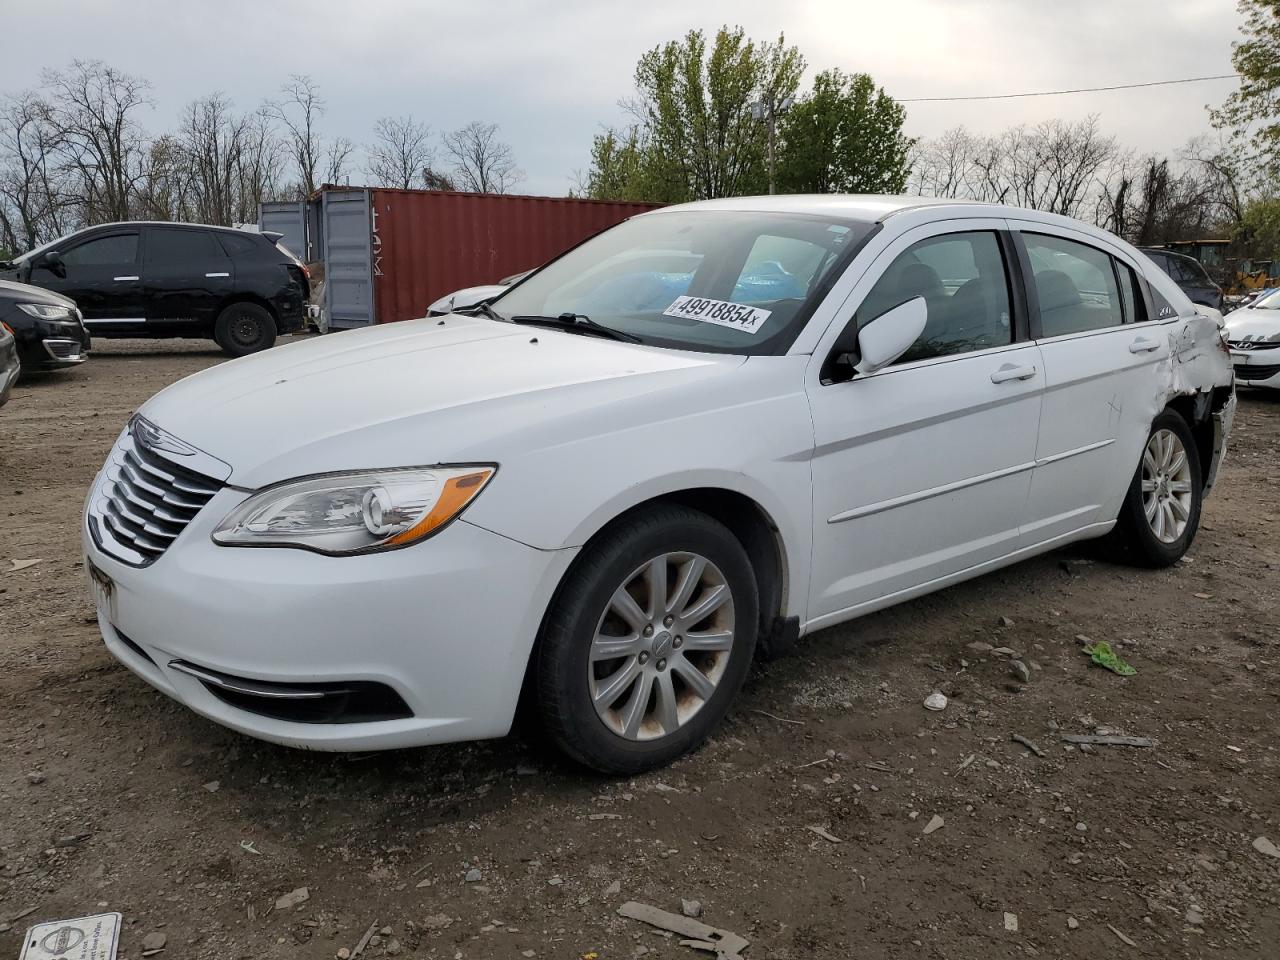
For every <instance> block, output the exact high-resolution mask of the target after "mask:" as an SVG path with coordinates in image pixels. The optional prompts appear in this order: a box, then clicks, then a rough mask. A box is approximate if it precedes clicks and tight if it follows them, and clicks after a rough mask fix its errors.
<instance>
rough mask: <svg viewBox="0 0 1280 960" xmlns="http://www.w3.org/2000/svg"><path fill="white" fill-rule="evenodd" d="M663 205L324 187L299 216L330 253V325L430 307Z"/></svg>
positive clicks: (409, 314)
mask: <svg viewBox="0 0 1280 960" xmlns="http://www.w3.org/2000/svg"><path fill="white" fill-rule="evenodd" d="M656 206H657V204H651V203H614V202H611V201H604V200H579V199H574V198H568V197H524V196H511V195H507V194H483V193H451V192H447V191H439V190H393V189H384V188H380V187H373V188H365V187H361V188H350V187H326V188H324V189H322V190H320V191H318V192H317V193H316V195H315V196H314V197H312V199H311V200H310V201H309V202H308V205H307V211H306V213H305V215H304V216H302V217H301V218H299V219H301V220H302V221H304V224H303V229H304V230H305V233H306V237H305V242H304V248H305V249H306V250H307V251H308V253H309V257H310V258H311V259H318V260H323V262H324V278H325V285H324V297H323V304H322V309H323V310H324V315H325V317H326V320H327V322H328V325H329V326H331V327H335V328H340V327H358V326H365V325H367V324H370V323H391V322H394V321H396V320H411V319H414V318H416V317H421V316H424V315H425V314H426V312H427V307H428V305H430V304H431V303H432V302H433V301H435V300H438V299H439V298H440V297H443V296H444V295H446V294H448V293H451V292H452V291H454V290H457V289H460V288H462V287H471V286H477V285H479V284H488V283H496V282H497V281H498V280H500V279H502V278H503V277H506V276H510V275H511V274H514V273H520V272H522V271H524V270H530V269H532V268H534V267H537V266H541V265H542V264H544V263H546V262H547V261H548V260H550V259H552V258H553V257H556V256H558V255H559V254H561V253H563V252H564V251H565V250H567V249H569V248H570V247H572V246H573V245H574V244H576V243H579V242H581V241H582V240H585V239H586V238H587V237H589V236H591V235H592V234H595V233H598V232H599V231H601V230H603V229H605V228H606V227H610V226H613V225H614V224H615V223H619V222H621V221H623V220H625V219H627V218H628V217H631V216H634V215H635V214H637V213H643V212H644V211H646V210H652V209H653V208H654V207H656ZM269 213H270V214H272V215H274V216H275V218H276V219H275V222H276V223H277V224H278V223H279V222H280V219H282V217H281V213H282V211H278V210H268V205H266V204H264V205H263V209H262V212H261V213H260V217H261V218H263V219H265V218H267V216H268V214H269ZM295 216H296V215H295ZM266 229H270V228H266ZM276 229H278V227H277V228H276ZM282 232H283V231H282Z"/></svg>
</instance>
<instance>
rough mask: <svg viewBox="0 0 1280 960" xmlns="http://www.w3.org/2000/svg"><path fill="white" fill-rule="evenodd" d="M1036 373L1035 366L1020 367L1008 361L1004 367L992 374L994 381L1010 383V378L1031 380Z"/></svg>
mask: <svg viewBox="0 0 1280 960" xmlns="http://www.w3.org/2000/svg"><path fill="white" fill-rule="evenodd" d="M1035 375H1036V368H1035V367H1018V366H1014V365H1013V364H1012V363H1006V364H1005V365H1004V366H1003V367H1001V368H1000V369H999V370H997V371H996V372H995V373H993V374H991V382H992V383H1008V382H1009V381H1010V380H1030V379H1031V378H1032V377H1034V376H1035Z"/></svg>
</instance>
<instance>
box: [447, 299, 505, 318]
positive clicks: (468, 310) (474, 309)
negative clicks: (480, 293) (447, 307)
mask: <svg viewBox="0 0 1280 960" xmlns="http://www.w3.org/2000/svg"><path fill="white" fill-rule="evenodd" d="M453 312H454V313H456V314H460V315H461V316H464V317H471V316H475V315H476V314H477V313H483V314H484V315H485V316H486V317H488V318H489V319H490V320H502V321H505V320H506V319H507V318H506V317H504V316H503V315H502V314H500V313H499V312H498V311H497V310H495V309H493V306H492V305H491V304H490V303H489V301H488V300H481V301H480V302H479V303H473V304H472V305H471V306H469V307H460V308H458V309H457V310H454V311H453Z"/></svg>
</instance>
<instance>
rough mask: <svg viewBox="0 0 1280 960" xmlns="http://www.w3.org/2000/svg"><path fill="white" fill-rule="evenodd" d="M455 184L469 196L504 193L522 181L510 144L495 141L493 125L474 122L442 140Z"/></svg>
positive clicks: (522, 173)
mask: <svg viewBox="0 0 1280 960" xmlns="http://www.w3.org/2000/svg"><path fill="white" fill-rule="evenodd" d="M442 140H443V142H444V149H445V152H446V153H447V154H448V155H449V158H450V160H451V161H452V162H453V177H454V180H455V181H456V182H457V183H458V185H459V186H461V187H462V189H463V190H466V191H468V192H470V193H506V192H507V191H509V190H510V189H511V188H512V187H514V186H515V185H516V184H517V183H519V182H520V181H522V180H523V179H524V171H523V170H521V169H519V168H518V167H517V166H516V161H515V156H514V154H513V153H512V150H511V146H510V144H507V143H503V142H502V141H501V140H499V139H498V125H497V124H496V123H481V122H480V121H478V120H474V121H472V122H471V123H469V124H467V125H466V126H465V127H462V128H461V129H460V130H454V131H453V132H451V133H446V134H444V136H443V137H442Z"/></svg>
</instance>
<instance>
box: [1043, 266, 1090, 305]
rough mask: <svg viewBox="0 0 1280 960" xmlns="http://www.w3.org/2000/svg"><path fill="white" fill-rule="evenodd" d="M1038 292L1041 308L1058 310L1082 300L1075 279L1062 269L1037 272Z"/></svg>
mask: <svg viewBox="0 0 1280 960" xmlns="http://www.w3.org/2000/svg"><path fill="white" fill-rule="evenodd" d="M1036 292H1037V293H1038V294H1039V295H1040V309H1041V310H1056V309H1057V308H1059V307H1070V306H1074V305H1075V304H1077V303H1080V302H1082V301H1081V299H1080V291H1079V289H1077V287H1076V284H1075V281H1074V280H1072V279H1071V278H1070V277H1069V276H1067V275H1066V274H1065V273H1063V272H1062V271H1061V270H1046V271H1044V272H1043V273H1037V274H1036Z"/></svg>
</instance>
